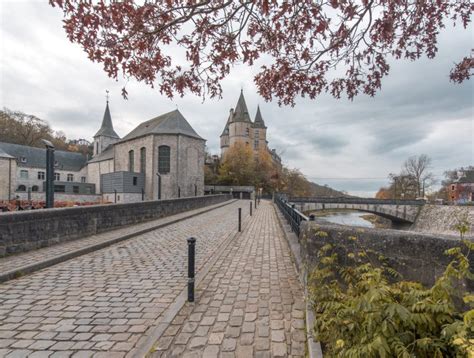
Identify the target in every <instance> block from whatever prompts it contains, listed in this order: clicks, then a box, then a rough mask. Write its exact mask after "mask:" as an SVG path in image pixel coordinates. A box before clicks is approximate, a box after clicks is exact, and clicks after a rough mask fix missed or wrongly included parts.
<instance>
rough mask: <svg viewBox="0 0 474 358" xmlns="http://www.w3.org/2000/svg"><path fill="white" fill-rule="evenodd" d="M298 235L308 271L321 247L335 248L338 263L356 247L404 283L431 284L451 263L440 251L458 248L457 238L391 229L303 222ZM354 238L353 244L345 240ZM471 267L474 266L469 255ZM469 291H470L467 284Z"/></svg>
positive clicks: (473, 261) (314, 262) (471, 284)
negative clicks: (378, 258)
mask: <svg viewBox="0 0 474 358" xmlns="http://www.w3.org/2000/svg"><path fill="white" fill-rule="evenodd" d="M302 225H303V226H302V230H301V234H300V238H299V240H300V244H301V256H302V258H303V261H304V262H306V264H307V265H308V268H309V269H311V267H314V265H315V264H316V263H317V260H318V258H317V253H318V250H319V249H320V248H321V247H322V246H324V245H325V244H328V243H329V244H331V245H333V246H334V247H335V249H336V252H337V253H338V257H339V258H340V259H341V261H342V262H345V260H346V259H347V254H348V252H350V251H353V250H354V249H355V247H356V246H355V245H360V246H362V247H364V249H366V250H374V251H376V252H379V253H381V254H382V255H384V256H385V257H386V258H388V261H389V264H390V266H391V267H393V268H394V269H396V270H397V271H398V272H399V273H400V274H402V276H403V278H404V279H406V280H413V281H419V282H421V283H423V284H425V285H432V284H433V283H434V281H435V280H436V278H438V277H439V276H440V275H441V274H442V273H443V272H444V269H445V268H446V266H447V265H448V263H449V262H450V261H451V259H450V257H449V256H446V255H445V254H444V251H445V250H447V249H449V248H451V247H456V246H460V241H459V239H457V238H455V237H450V236H443V235H433V234H426V233H415V232H410V231H401V230H391V229H368V228H357V227H354V226H343V225H335V224H326V223H320V222H305V223H303V224H302ZM350 236H355V237H357V239H358V240H357V244H356V243H354V242H353V241H350V240H348V239H347V238H349V237H350ZM470 256H471V258H470V261H471V267H472V266H474V258H473V255H470ZM469 286H470V289H471V290H474V283H473V282H472V281H471V282H470V284H469Z"/></svg>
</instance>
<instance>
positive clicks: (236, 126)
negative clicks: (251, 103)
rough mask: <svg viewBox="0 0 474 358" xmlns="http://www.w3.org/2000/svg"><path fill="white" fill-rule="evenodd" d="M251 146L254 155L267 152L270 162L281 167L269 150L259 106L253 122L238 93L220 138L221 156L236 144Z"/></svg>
mask: <svg viewBox="0 0 474 358" xmlns="http://www.w3.org/2000/svg"><path fill="white" fill-rule="evenodd" d="M239 142H240V143H242V144H245V145H248V146H251V148H252V149H253V151H254V153H255V154H257V153H258V152H259V151H261V150H267V151H268V152H269V154H270V155H271V157H272V161H273V162H274V163H275V164H277V165H279V166H281V158H280V156H279V155H278V154H277V153H276V150H275V149H272V150H270V149H269V147H268V140H267V126H266V125H265V121H264V120H263V117H262V113H261V111H260V106H258V107H257V112H256V114H255V119H254V121H252V120H251V118H250V114H249V110H248V108H247V104H246V102H245V98H244V93H243V91H241V92H240V97H239V100H238V101H237V105H236V106H235V109H234V108H231V109H230V111H229V117H228V118H227V122H226V125H225V127H224V130H223V131H222V134H221V136H220V145H221V156H222V157H223V156H224V155H225V153H226V151H227V150H228V149H229V148H230V147H232V146H233V145H235V144H236V143H239Z"/></svg>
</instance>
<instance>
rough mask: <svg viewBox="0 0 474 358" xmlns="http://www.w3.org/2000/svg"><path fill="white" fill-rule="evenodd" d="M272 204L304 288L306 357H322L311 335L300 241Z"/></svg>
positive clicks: (311, 318) (305, 277)
mask: <svg viewBox="0 0 474 358" xmlns="http://www.w3.org/2000/svg"><path fill="white" fill-rule="evenodd" d="M272 206H273V209H274V210H275V214H276V216H277V219H278V223H279V224H280V228H281V230H282V231H283V236H284V237H285V240H286V242H287V244H288V246H289V248H290V252H291V256H292V258H293V261H294V264H295V269H296V272H297V273H298V276H299V279H300V282H301V284H302V285H303V288H304V296H305V301H306V312H305V316H306V343H307V348H308V357H309V358H323V351H322V349H321V344H320V343H319V342H316V341H315V340H314V337H313V332H312V327H313V326H314V320H315V316H314V312H313V310H312V308H311V306H310V304H309V302H308V300H307V299H306V298H307V297H308V286H307V284H306V283H307V277H308V272H307V269H306V265H305V264H304V260H303V258H302V257H301V251H300V243H299V239H298V236H296V234H295V233H293V232H292V231H291V229H290V226H289V225H288V224H287V223H286V220H285V219H284V218H283V216H282V214H281V212H280V211H279V210H278V208H277V207H276V206H275V204H274V203H272Z"/></svg>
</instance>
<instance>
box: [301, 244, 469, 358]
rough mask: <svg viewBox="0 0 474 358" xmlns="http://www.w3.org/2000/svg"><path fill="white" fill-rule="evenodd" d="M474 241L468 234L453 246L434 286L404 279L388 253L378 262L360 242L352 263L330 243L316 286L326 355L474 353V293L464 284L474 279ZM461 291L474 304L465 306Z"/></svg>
mask: <svg viewBox="0 0 474 358" xmlns="http://www.w3.org/2000/svg"><path fill="white" fill-rule="evenodd" d="M349 240H351V241H355V242H356V243H357V239H356V238H355V237H350V238H349ZM473 249H474V243H473V242H470V241H467V240H462V247H457V248H453V249H450V250H448V251H447V252H446V254H448V255H450V256H451V257H452V261H451V263H450V264H449V265H448V266H447V267H446V269H445V271H444V273H443V275H442V276H441V277H439V278H438V279H437V280H436V282H435V284H434V285H433V286H432V287H429V288H427V287H424V286H423V285H422V284H420V283H417V282H409V281H403V280H401V279H400V275H398V273H397V272H396V271H395V270H393V269H391V268H390V267H389V266H388V265H387V264H386V263H385V260H384V258H383V257H381V256H379V257H378V260H376V262H375V261H374V259H373V257H374V255H372V254H369V253H368V252H367V251H366V250H364V249H363V248H362V247H360V246H358V248H357V249H356V250H354V252H350V253H349V254H348V259H349V264H347V265H341V264H340V261H341V260H339V258H338V255H337V254H336V252H335V250H334V248H333V247H332V246H331V245H330V244H327V245H325V246H324V247H322V249H321V250H320V251H319V252H318V256H319V263H318V265H317V266H316V267H315V269H314V270H313V271H312V273H311V275H310V277H309V286H310V287H309V291H310V299H311V300H312V304H313V308H314V311H315V314H316V320H315V322H316V323H315V327H314V330H315V335H316V338H317V339H318V340H319V341H320V342H321V343H322V344H323V346H324V351H325V356H328V357H403V358H409V357H427V358H428V357H429V358H432V357H470V358H472V357H474V309H472V308H473V307H474V295H473V294H472V293H469V292H465V288H464V286H462V285H461V284H460V282H462V281H463V280H472V279H473V274H472V272H471V271H470V267H469V260H468V257H469V253H470V250H473ZM394 279H395V280H394ZM459 298H463V300H464V305H465V307H470V309H467V310H465V312H462V310H459V309H458V308H457V307H458V306H459V305H456V304H455V303H457V300H458V299H459Z"/></svg>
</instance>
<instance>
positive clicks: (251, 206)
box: [250, 200, 252, 216]
mask: <svg viewBox="0 0 474 358" xmlns="http://www.w3.org/2000/svg"><path fill="white" fill-rule="evenodd" d="M250 216H252V200H250Z"/></svg>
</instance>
